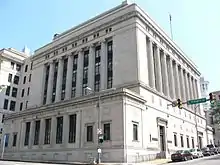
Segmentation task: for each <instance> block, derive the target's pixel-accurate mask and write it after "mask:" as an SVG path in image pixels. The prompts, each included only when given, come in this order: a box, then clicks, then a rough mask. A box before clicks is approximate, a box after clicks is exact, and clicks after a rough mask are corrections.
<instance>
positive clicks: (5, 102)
mask: <svg viewBox="0 0 220 165" xmlns="http://www.w3.org/2000/svg"><path fill="white" fill-rule="evenodd" d="M3 108H4V109H6V110H7V109H8V99H5V101H4V106H3Z"/></svg>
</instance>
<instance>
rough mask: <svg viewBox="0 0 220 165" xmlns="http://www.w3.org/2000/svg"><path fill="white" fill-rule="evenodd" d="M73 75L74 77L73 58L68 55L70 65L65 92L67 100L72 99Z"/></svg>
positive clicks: (68, 66)
mask: <svg viewBox="0 0 220 165" xmlns="http://www.w3.org/2000/svg"><path fill="white" fill-rule="evenodd" d="M72 75H73V56H72V55H71V54H69V55H68V64H67V75H66V76H67V77H66V91H65V95H66V97H65V100H69V99H70V98H71V91H72V90H71V89H72Z"/></svg>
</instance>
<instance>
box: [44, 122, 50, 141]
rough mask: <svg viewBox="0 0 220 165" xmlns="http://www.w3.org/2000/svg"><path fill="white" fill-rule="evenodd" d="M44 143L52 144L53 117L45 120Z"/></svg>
mask: <svg viewBox="0 0 220 165" xmlns="http://www.w3.org/2000/svg"><path fill="white" fill-rule="evenodd" d="M44 134H45V136H44V144H50V134H51V119H46V120H45V132H44Z"/></svg>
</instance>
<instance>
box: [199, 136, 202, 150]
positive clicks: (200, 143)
mask: <svg viewBox="0 0 220 165" xmlns="http://www.w3.org/2000/svg"><path fill="white" fill-rule="evenodd" d="M199 148H200V149H201V148H202V137H201V136H199Z"/></svg>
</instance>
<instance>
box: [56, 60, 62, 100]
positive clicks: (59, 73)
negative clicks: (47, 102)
mask: <svg viewBox="0 0 220 165" xmlns="http://www.w3.org/2000/svg"><path fill="white" fill-rule="evenodd" d="M62 80H63V59H62V58H59V63H58V71H57V86H56V98H55V102H58V101H60V100H61V88H62Z"/></svg>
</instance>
